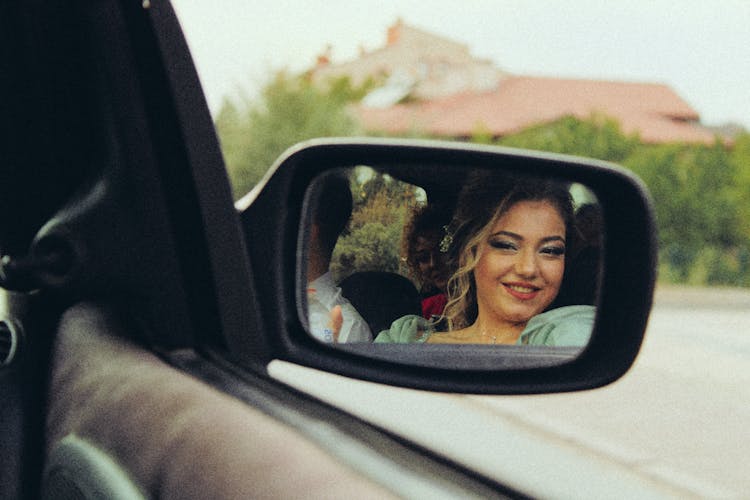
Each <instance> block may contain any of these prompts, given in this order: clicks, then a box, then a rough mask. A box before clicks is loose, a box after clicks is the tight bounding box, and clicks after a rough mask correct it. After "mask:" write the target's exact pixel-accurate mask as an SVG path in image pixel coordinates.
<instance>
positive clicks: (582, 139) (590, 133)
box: [477, 115, 640, 162]
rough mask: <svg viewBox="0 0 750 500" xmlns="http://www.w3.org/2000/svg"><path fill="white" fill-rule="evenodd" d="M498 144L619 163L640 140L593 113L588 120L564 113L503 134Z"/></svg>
mask: <svg viewBox="0 0 750 500" xmlns="http://www.w3.org/2000/svg"><path fill="white" fill-rule="evenodd" d="M477 135H478V137H477V140H479V141H480V142H486V141H487V138H486V134H482V133H481V131H480V132H479V133H478V134H477ZM498 143H499V144H501V145H503V146H510V147H516V148H524V149H534V150H538V151H548V152H552V153H562V154H569V155H578V156H587V157H589V158H597V159H600V160H607V161H613V162H621V161H623V160H624V159H625V158H627V157H628V156H629V155H630V154H631V153H632V152H633V151H634V150H635V149H636V148H638V146H639V145H640V140H639V138H638V136H637V135H625V134H624V133H623V132H622V130H621V128H620V125H619V123H618V122H617V121H616V120H614V119H612V118H608V117H606V116H603V115H592V116H591V117H590V118H589V119H588V120H581V119H578V118H575V117H573V116H566V117H563V118H561V119H559V120H557V121H555V122H553V123H548V124H542V125H537V126H534V127H530V128H528V129H526V130H523V131H521V132H519V133H517V134H513V135H510V136H507V137H504V138H502V139H500V140H499V141H498Z"/></svg>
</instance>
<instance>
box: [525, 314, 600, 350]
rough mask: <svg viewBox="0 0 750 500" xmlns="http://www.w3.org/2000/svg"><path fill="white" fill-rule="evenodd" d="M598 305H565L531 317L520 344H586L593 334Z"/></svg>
mask: <svg viewBox="0 0 750 500" xmlns="http://www.w3.org/2000/svg"><path fill="white" fill-rule="evenodd" d="M595 317H596V307H594V306H588V305H579V306H565V307H558V308H556V309H550V310H549V311H546V312H544V313H542V314H538V315H536V316H534V317H533V318H531V319H530V320H529V322H528V324H527V325H526V328H524V330H523V332H521V337H520V338H519V340H518V343H519V344H527V345H548V346H584V345H586V343H587V342H588V340H589V337H590V336H591V331H592V329H593V327H594V318H595Z"/></svg>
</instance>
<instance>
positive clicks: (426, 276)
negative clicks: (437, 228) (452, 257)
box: [414, 232, 448, 291]
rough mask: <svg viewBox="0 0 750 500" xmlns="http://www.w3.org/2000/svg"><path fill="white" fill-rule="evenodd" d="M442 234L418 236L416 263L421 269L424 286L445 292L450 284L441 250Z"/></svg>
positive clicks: (434, 233) (416, 241) (429, 233)
mask: <svg viewBox="0 0 750 500" xmlns="http://www.w3.org/2000/svg"><path fill="white" fill-rule="evenodd" d="M439 246H440V233H438V232H428V233H423V234H422V235H420V236H417V238H416V240H415V242H414V261H415V262H416V264H417V268H418V269H419V275H420V280H421V281H422V284H423V286H425V287H427V288H430V287H434V288H437V289H438V290H441V291H444V290H445V285H446V283H447V282H448V271H447V268H446V265H445V256H444V255H443V254H442V253H441V252H440V250H439Z"/></svg>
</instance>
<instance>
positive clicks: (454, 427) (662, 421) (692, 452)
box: [271, 287, 750, 498]
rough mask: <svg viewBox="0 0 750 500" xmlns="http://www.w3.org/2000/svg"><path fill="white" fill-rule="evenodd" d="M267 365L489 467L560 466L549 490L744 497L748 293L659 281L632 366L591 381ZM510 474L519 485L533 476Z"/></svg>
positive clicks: (749, 422) (749, 483)
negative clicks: (541, 382) (538, 387)
mask: <svg viewBox="0 0 750 500" xmlns="http://www.w3.org/2000/svg"><path fill="white" fill-rule="evenodd" d="M274 363H276V365H273V366H272V369H271V373H272V374H274V375H275V376H277V377H278V378H280V379H283V380H285V381H287V382H289V383H291V384H292V385H295V386H298V387H300V388H302V389H304V390H306V391H308V392H311V393H313V394H316V395H317V396H319V397H321V398H322V399H325V400H328V401H330V402H332V403H334V404H336V405H338V406H341V407H343V408H345V409H347V410H348V411H351V412H353V413H355V414H357V415H359V416H361V417H362V418H365V419H367V420H369V421H372V422H373V423H377V424H380V425H383V426H386V427H388V428H389V429H392V430H394V431H395V432H397V433H401V434H404V435H405V436H408V437H409V438H410V439H413V440H415V441H417V442H421V443H422V444H426V445H429V446H431V447H434V448H435V449H437V450H440V451H442V452H444V453H446V454H447V455H448V456H451V457H453V458H455V459H457V460H458V461H461V462H465V463H468V464H470V465H471V466H472V467H474V468H479V469H480V470H482V467H486V469H485V471H486V472H487V473H488V474H492V473H493V471H497V470H499V469H501V468H502V469H507V468H508V467H509V466H508V463H509V462H511V461H515V462H518V463H519V464H521V466H523V464H528V463H539V468H540V470H543V471H544V474H545V475H547V476H549V475H550V474H552V475H554V471H555V470H557V469H559V470H560V471H565V472H564V473H561V474H560V477H557V478H554V479H553V480H552V481H546V482H548V483H550V484H551V485H552V486H553V487H552V489H550V490H549V494H550V496H555V497H565V496H570V497H573V498H575V497H578V496H580V483H581V482H583V481H580V482H579V484H575V481H576V480H580V479H581V478H575V477H570V476H571V475H573V476H575V475H576V474H578V473H587V471H591V470H596V471H597V472H596V474H597V476H598V477H599V476H600V479H601V483H602V484H599V485H598V486H597V485H595V484H594V485H592V492H594V493H593V494H592V495H590V496H594V497H595V496H598V493H596V492H597V491H598V492H600V493H601V492H608V493H611V494H614V496H615V497H617V496H618V494H617V492H618V483H617V480H618V479H619V478H620V477H621V476H622V474H623V471H626V472H627V474H630V475H631V479H633V478H635V479H634V480H633V481H631V483H630V484H631V485H632V484H634V483H635V484H637V483H639V482H643V484H644V485H646V486H650V487H654V488H655V491H661V492H663V493H664V496H674V497H680V498H682V497H695V498H748V495H750V493H748V492H750V471H749V470H748V465H747V464H748V461H747V460H748V459H747V455H748V453H750V291H742V290H730V289H727V290H721V289H719V290H717V289H711V290H707V289H689V288H663V287H662V288H659V290H658V291H657V294H656V299H655V307H654V309H653V311H652V314H651V317H650V320H649V326H648V329H647V335H646V340H645V343H644V346H643V348H642V350H641V353H640V355H639V357H638V359H637V360H636V363H635V365H634V366H633V368H632V369H631V370H630V371H629V372H628V374H626V375H625V376H624V377H623V378H622V379H620V380H619V381H617V382H615V383H614V384H611V385H610V386H608V387H604V388H600V389H595V390H591V391H584V392H577V393H570V394H548V395H539V396H470V395H445V394H438V395H435V394H429V393H425V392H421V391H412V390H407V389H394V388H386V387H385V386H380V385H377V384H369V383H366V382H360V381H353V380H349V379H345V378H343V377H336V376H333V375H330V374H324V373H320V372H314V371H313V370H309V369H304V368H300V367H295V366H294V365H288V364H281V363H278V362H274ZM374 402H377V403H374ZM404 417H408V418H404ZM411 421H413V422H411ZM523 436H528V437H529V439H526V438H524V437H523ZM533 438H536V439H537V440H536V441H534V439H533ZM524 439H526V440H524ZM540 442H541V443H553V444H554V443H557V445H558V448H559V449H563V448H566V449H568V450H569V451H570V450H571V449H572V450H574V453H573V454H572V455H571V454H568V455H565V458H564V459H563V458H561V459H559V460H564V462H565V466H564V467H562V466H560V462H559V461H558V462H557V463H556V462H554V456H555V452H554V450H553V451H549V450H547V451H538V452H537V451H534V446H536V444H538V443H540ZM535 443H536V444H535ZM575 452H578V455H580V464H578V465H576V464H574V463H571V462H575V461H576V460H577V458H576V457H577V455H576V454H575ZM560 456H562V455H560ZM571 457H572V458H571ZM545 460H549V461H550V463H548V464H544V463H542V462H544V461H545ZM568 465H570V466H569V467H568ZM594 466H595V467H596V468H595V467H594ZM570 471H573V472H570ZM576 471H578V472H576ZM516 472H517V473H516V474H511V476H510V477H512V478H514V479H517V481H518V483H517V486H518V487H519V488H525V487H527V486H535V487H536V486H538V484H533V483H529V484H525V483H524V481H525V479H524V477H522V476H523V475H524V474H526V475H528V471H527V470H524V469H518V470H517V471H516ZM585 482H586V483H592V477H591V475H590V474H588V473H587V477H586V478H585ZM593 482H595V481H593ZM597 487H598V488H599V489H598V490H597V489H596V488H597ZM623 487H624V486H623ZM577 488H578V489H577ZM623 491H624V490H623ZM566 493H567V494H566ZM544 496H546V495H544ZM608 496H609V495H608ZM635 496H638V493H636V494H635ZM657 496H659V495H657Z"/></svg>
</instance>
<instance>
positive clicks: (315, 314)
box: [307, 272, 372, 342]
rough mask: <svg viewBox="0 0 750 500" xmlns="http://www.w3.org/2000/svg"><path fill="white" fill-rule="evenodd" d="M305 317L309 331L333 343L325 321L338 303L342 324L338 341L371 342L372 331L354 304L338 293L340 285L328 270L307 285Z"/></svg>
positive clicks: (327, 322)
mask: <svg viewBox="0 0 750 500" xmlns="http://www.w3.org/2000/svg"><path fill="white" fill-rule="evenodd" d="M307 306H308V311H307V320H308V322H309V323H310V333H312V335H313V337H315V338H316V339H318V340H320V341H323V342H333V332H332V331H331V330H330V328H329V326H328V324H329V322H330V319H331V318H330V312H331V309H333V307H334V306H341V315H342V317H343V320H344V321H343V323H342V325H341V331H340V332H339V342H372V332H370V327H369V326H367V322H366V321H365V320H364V319H363V318H362V316H360V315H359V313H358V312H357V310H356V309H355V308H354V306H353V305H352V304H351V303H350V302H349V301H348V300H346V298H345V297H343V296H342V295H341V288H339V287H337V286H336V284H335V283H334V282H333V277H332V276H331V273H330V272H327V273H325V274H324V275H323V276H320V277H319V278H317V279H316V280H314V281H313V282H312V283H309V284H308V285H307Z"/></svg>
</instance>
